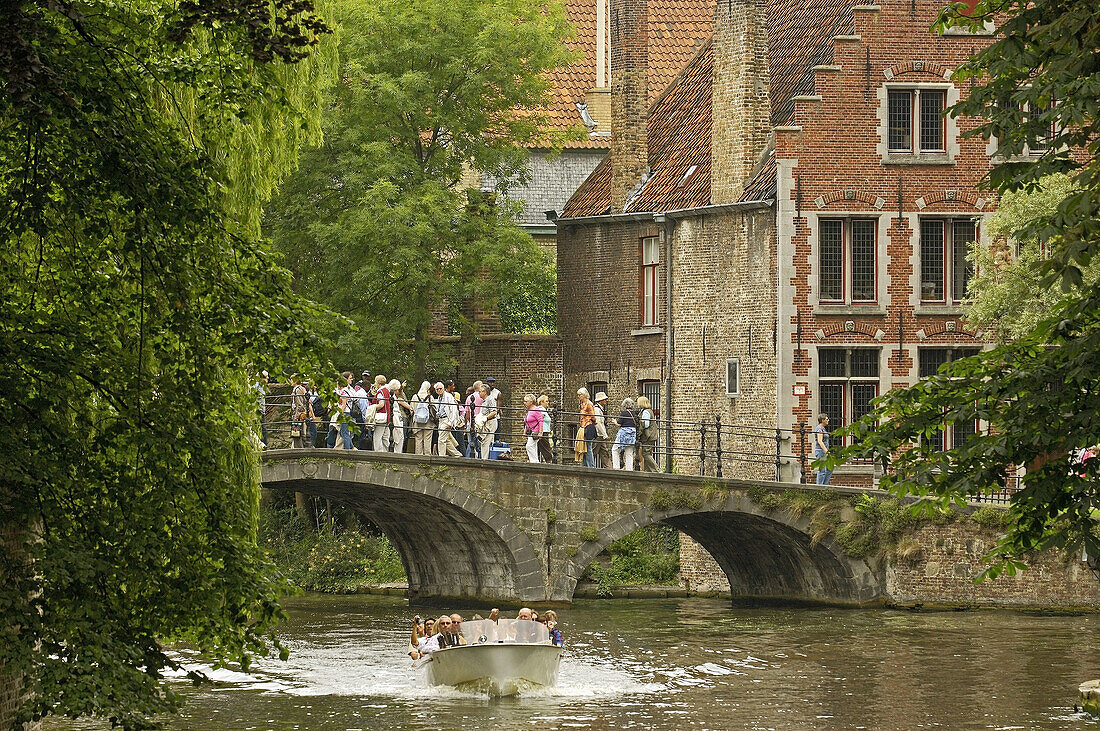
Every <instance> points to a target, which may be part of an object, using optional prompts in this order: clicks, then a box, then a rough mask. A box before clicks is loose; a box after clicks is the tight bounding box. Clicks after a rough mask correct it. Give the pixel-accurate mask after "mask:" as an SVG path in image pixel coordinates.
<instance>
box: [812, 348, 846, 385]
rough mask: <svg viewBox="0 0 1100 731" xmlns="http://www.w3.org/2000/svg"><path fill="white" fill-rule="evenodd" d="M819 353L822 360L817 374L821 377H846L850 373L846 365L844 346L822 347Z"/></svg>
mask: <svg viewBox="0 0 1100 731" xmlns="http://www.w3.org/2000/svg"><path fill="white" fill-rule="evenodd" d="M817 355H818V358H819V359H820V361H821V362H820V363H818V366H817V375H818V376H820V377H821V378H844V377H845V376H847V375H848V374H847V372H846V369H845V367H844V349H843V348H822V349H821V350H819V351H817Z"/></svg>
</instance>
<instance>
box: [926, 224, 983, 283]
mask: <svg viewBox="0 0 1100 731" xmlns="http://www.w3.org/2000/svg"><path fill="white" fill-rule="evenodd" d="M977 239H978V225H977V223H975V222H974V221H973V220H971V219H954V220H953V219H944V218H925V219H922V220H921V223H920V280H921V290H920V292H921V300H923V301H925V302H943V303H954V302H962V301H963V300H964V299H965V298H966V288H967V287H968V286H969V284H970V279H971V277H972V276H973V274H974V266H973V264H971V262H970V261H969V259H968V258H967V257H968V254H969V251H970V247H971V246H972V245H973V244H974V243H975V242H976V241H977Z"/></svg>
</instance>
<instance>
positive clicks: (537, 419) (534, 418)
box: [523, 408, 542, 434]
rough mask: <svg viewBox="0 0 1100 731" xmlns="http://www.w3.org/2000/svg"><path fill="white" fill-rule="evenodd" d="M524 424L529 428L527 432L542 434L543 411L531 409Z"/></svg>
mask: <svg viewBox="0 0 1100 731" xmlns="http://www.w3.org/2000/svg"><path fill="white" fill-rule="evenodd" d="M523 423H524V424H525V425H526V426H527V431H528V432H530V433H532V434H541V433H542V411H541V410H539V409H536V408H532V409H529V410H528V411H527V416H525V417H523Z"/></svg>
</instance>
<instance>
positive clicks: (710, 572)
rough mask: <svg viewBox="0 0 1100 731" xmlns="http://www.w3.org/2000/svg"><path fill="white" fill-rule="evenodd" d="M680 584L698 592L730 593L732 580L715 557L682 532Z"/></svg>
mask: <svg viewBox="0 0 1100 731" xmlns="http://www.w3.org/2000/svg"><path fill="white" fill-rule="evenodd" d="M680 586H682V587H683V588H684V589H687V590H688V591H690V592H693V593H696V594H728V593H729V591H730V582H729V579H728V578H726V574H725V572H724V571H722V569H721V567H720V566H719V565H718V562H717V561H715V560H714V557H713V556H711V555H710V554H709V553H707V549H705V548H703V547H702V546H700V545H699V544H698V543H696V542H695V541H694V540H692V538H691V536H689V535H687V534H686V533H681V534H680Z"/></svg>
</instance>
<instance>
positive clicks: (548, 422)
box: [536, 394, 554, 464]
mask: <svg viewBox="0 0 1100 731" xmlns="http://www.w3.org/2000/svg"><path fill="white" fill-rule="evenodd" d="M536 403H537V404H538V408H539V409H540V410H541V411H542V433H541V434H540V435H539V461H540V462H543V463H545V464H552V463H553V462H554V445H553V443H552V442H551V441H550V440H551V439H552V438H553V436H554V422H553V420H552V419H551V417H550V397H549V396H547V395H546V394H543V395H541V396H539V398H538V401H537V402H536Z"/></svg>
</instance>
